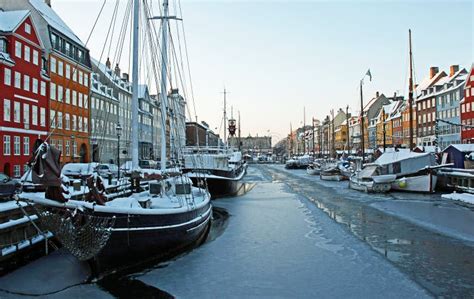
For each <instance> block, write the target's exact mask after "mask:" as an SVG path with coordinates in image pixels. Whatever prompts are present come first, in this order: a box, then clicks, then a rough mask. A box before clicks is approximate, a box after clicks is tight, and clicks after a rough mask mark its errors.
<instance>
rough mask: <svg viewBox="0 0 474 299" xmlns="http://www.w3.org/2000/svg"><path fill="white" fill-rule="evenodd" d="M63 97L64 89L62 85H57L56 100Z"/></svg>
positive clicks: (61, 99) (60, 99)
mask: <svg viewBox="0 0 474 299" xmlns="http://www.w3.org/2000/svg"><path fill="white" fill-rule="evenodd" d="M63 97H64V91H63V87H62V85H58V101H59V102H62V101H63Z"/></svg>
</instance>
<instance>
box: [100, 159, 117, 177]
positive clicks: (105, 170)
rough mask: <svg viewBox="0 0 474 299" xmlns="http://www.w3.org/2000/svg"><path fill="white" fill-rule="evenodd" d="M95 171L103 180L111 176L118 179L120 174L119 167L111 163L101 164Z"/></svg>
mask: <svg viewBox="0 0 474 299" xmlns="http://www.w3.org/2000/svg"><path fill="white" fill-rule="evenodd" d="M95 170H96V171H97V173H98V174H99V175H100V176H101V177H103V178H108V177H109V176H110V175H112V177H114V178H116V177H118V172H119V168H118V166H117V165H115V164H109V163H104V164H99V165H97V167H96V168H95Z"/></svg>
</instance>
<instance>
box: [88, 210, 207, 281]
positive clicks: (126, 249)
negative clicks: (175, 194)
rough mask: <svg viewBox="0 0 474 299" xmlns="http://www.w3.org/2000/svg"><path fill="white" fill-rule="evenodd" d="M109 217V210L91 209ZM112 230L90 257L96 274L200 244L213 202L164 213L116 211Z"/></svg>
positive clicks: (169, 255) (175, 252) (203, 237)
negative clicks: (120, 212)
mask: <svg viewBox="0 0 474 299" xmlns="http://www.w3.org/2000/svg"><path fill="white" fill-rule="evenodd" d="M93 215H95V216H101V217H110V216H111V215H110V214H109V213H94V214H93ZM115 216H116V217H117V218H116V222H115V225H114V227H113V229H112V231H113V232H112V234H111V236H110V239H109V240H108V242H107V244H106V245H105V247H104V248H103V249H102V250H101V251H100V253H99V254H98V255H97V256H96V257H95V258H94V259H93V260H90V264H91V266H92V269H93V272H94V274H95V275H102V274H104V273H107V272H110V271H112V270H117V269H121V268H126V267H130V266H132V265H135V264H140V263H143V262H146V261H149V260H157V259H158V260H159V259H165V258H170V257H173V256H176V255H178V254H180V253H182V252H184V251H185V250H187V249H189V248H192V247H193V246H196V245H199V243H201V242H202V241H204V240H205V238H206V237H207V233H208V232H209V228H210V222H211V218H212V206H211V204H210V203H208V204H206V205H205V206H203V207H201V208H199V209H196V210H193V211H188V212H183V213H177V214H163V215H124V214H116V215H115Z"/></svg>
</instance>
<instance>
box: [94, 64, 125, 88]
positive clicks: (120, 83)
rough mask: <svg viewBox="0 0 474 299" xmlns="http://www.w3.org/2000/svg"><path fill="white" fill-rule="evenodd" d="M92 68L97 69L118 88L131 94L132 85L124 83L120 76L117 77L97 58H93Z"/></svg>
mask: <svg viewBox="0 0 474 299" xmlns="http://www.w3.org/2000/svg"><path fill="white" fill-rule="evenodd" d="M91 62H92V66H93V67H96V68H97V69H98V70H99V71H100V72H101V73H102V74H104V76H106V77H107V79H109V80H110V81H111V82H112V83H113V84H114V85H115V86H116V87H118V88H120V89H122V90H123V91H125V92H127V93H131V92H132V89H131V86H130V85H131V84H130V82H128V81H126V82H125V81H123V80H122V79H121V78H120V77H119V76H117V75H116V74H115V73H114V71H113V70H111V69H109V68H107V66H106V65H105V64H103V63H101V62H99V61H98V60H96V59H95V58H93V57H91Z"/></svg>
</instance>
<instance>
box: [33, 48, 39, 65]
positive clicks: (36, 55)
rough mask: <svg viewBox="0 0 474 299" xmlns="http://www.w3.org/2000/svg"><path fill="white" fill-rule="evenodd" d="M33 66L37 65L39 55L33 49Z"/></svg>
mask: <svg viewBox="0 0 474 299" xmlns="http://www.w3.org/2000/svg"><path fill="white" fill-rule="evenodd" d="M33 64H34V65H38V64H39V53H38V51H36V50H35V49H33Z"/></svg>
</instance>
